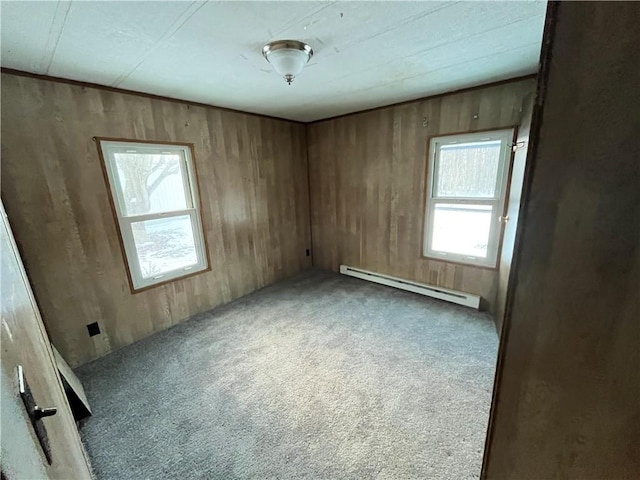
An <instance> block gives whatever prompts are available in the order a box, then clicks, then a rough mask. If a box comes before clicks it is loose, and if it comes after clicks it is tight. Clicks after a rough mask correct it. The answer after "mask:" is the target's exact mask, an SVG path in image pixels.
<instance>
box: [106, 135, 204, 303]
mask: <svg viewBox="0 0 640 480" xmlns="http://www.w3.org/2000/svg"><path fill="white" fill-rule="evenodd" d="M99 143H100V149H101V152H102V158H103V161H104V165H105V171H106V173H107V180H108V183H109V187H110V191H111V195H112V198H113V204H114V207H115V216H116V219H117V222H118V226H119V230H120V234H121V236H122V244H123V246H124V255H125V258H126V261H127V266H128V272H129V276H130V279H131V283H132V286H133V290H134V291H135V290H139V289H142V288H145V287H149V286H153V285H155V284H159V283H164V282H167V281H169V280H174V279H177V278H180V277H183V276H187V275H191V274H193V273H196V272H199V271H203V270H206V269H207V268H208V263H207V256H206V251H205V242H204V236H203V232H202V222H201V219H200V212H199V202H198V196H197V195H198V193H197V183H196V177H195V171H194V167H193V158H192V157H191V149H190V148H189V146H188V145H166V144H150V143H137V142H124V141H110V140H99Z"/></svg>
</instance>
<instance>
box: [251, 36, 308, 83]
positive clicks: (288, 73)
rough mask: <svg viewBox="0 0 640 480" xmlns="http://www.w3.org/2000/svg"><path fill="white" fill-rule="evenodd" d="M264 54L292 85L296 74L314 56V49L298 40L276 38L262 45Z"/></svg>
mask: <svg viewBox="0 0 640 480" xmlns="http://www.w3.org/2000/svg"><path fill="white" fill-rule="evenodd" d="M262 55H264V58H266V59H267V62H269V63H270V64H271V65H273V68H274V70H275V71H276V72H278V73H279V74H280V75H282V76H283V77H284V79H285V80H286V81H287V83H288V84H289V85H291V82H293V79H294V78H295V77H296V75H298V74H299V73H300V72H301V71H302V69H303V68H304V66H305V65H306V64H307V62H308V61H309V59H310V58H311V57H312V56H313V49H312V48H311V47H310V46H309V45H307V44H306V43H302V42H299V41H297V40H276V41H275V42H271V43H267V44H266V45H265V46H264V47H262Z"/></svg>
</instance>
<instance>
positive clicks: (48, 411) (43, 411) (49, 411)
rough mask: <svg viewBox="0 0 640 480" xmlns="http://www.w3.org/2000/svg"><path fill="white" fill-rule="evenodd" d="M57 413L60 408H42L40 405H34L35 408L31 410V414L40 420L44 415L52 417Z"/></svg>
mask: <svg viewBox="0 0 640 480" xmlns="http://www.w3.org/2000/svg"><path fill="white" fill-rule="evenodd" d="M56 413H58V409H57V408H55V407H51V408H40V407H39V406H38V405H36V406H35V407H33V410H32V411H31V414H32V415H33V416H34V417H35V419H36V420H40V419H41V418H44V417H52V416H53V415H55V414H56Z"/></svg>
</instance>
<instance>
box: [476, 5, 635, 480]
mask: <svg viewBox="0 0 640 480" xmlns="http://www.w3.org/2000/svg"><path fill="white" fill-rule="evenodd" d="M550 8H551V12H553V11H554V10H556V11H557V13H556V15H555V18H557V20H556V23H555V35H554V36H553V37H552V38H553V43H552V46H551V49H550V51H549V53H548V55H544V56H543V62H544V63H543V65H544V68H543V72H545V71H548V83H547V82H545V81H544V79H545V78H546V75H543V76H542V81H543V83H542V88H541V90H540V91H541V92H543V93H544V92H546V98H545V99H544V102H543V107H542V112H541V113H540V110H538V112H537V113H536V114H534V122H533V125H534V127H533V130H532V137H531V144H532V148H533V151H534V153H533V156H532V158H531V160H530V162H529V163H530V165H531V169H532V170H531V175H530V177H529V179H528V181H527V182H526V187H525V192H524V195H523V198H524V202H525V203H524V209H523V210H522V219H521V222H520V227H519V232H518V237H517V238H518V240H517V242H518V245H517V247H516V249H517V254H516V257H515V263H514V281H513V284H512V289H511V291H510V293H509V297H508V299H507V315H506V317H505V329H504V331H503V338H502V344H501V347H500V353H499V360H498V377H497V381H496V388H495V393H494V397H493V406H492V415H491V423H490V428H489V436H488V442H487V451H486V454H485V465H484V469H483V471H484V475H483V476H484V478H487V479H496V480H498V479H499V480H502V479H504V480H507V479H522V480H525V479H548V480H551V479H581V480H587V479H594V480H595V479H598V480H602V479H607V480H613V479H615V480H621V479H637V478H639V476H640V450H639V448H640V447H639V446H640V402H639V401H638V399H639V398H640V353H639V352H640V305H639V303H640V295H639V293H640V158H639V153H638V152H640V136H639V132H640V96H639V94H638V85H640V68H639V66H638V57H637V55H633V54H630V52H632V51H637V46H638V45H640V29H638V25H639V24H640V4H639V3H636V2H584V3H583V2H576V3H574V2H558V3H554V4H550ZM552 18H553V16H552ZM548 25H549V24H548ZM547 31H548V32H549V30H547ZM551 31H553V29H551ZM549 38H550V37H549V36H548V35H547V39H549ZM547 67H548V70H547ZM537 119H540V121H539V122H538V121H537ZM536 125H537V126H536ZM535 143H537V146H536V145H535Z"/></svg>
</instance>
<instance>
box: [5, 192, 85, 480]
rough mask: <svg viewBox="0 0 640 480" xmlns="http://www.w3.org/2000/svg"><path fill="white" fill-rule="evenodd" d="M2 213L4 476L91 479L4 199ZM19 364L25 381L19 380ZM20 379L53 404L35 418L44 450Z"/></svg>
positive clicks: (41, 401) (41, 402)
mask: <svg viewBox="0 0 640 480" xmlns="http://www.w3.org/2000/svg"><path fill="white" fill-rule="evenodd" d="M0 217H1V222H2V225H1V227H0V256H1V258H2V260H1V262H2V263H1V275H0V277H1V278H0V283H1V296H0V309H1V313H2V326H1V329H0V340H1V343H0V345H1V346H2V347H1V348H2V352H1V356H0V363H1V366H2V369H1V370H2V374H1V383H0V395H1V398H0V401H1V402H2V403H1V404H0V405H1V407H0V408H1V415H2V416H1V419H2V422H1V424H0V426H1V431H0V437H1V447H2V455H1V457H0V458H1V461H2V478H3V480H4V479H5V478H6V479H7V480H13V479H16V480H18V479H40V478H54V479H55V478H61V479H62V478H65V479H70V478H73V479H90V478H91V473H90V469H89V464H88V461H87V458H86V456H85V452H84V449H83V447H82V443H81V442H80V436H79V434H78V430H77V428H76V425H75V422H74V420H73V416H72V414H71V409H70V407H69V404H68V402H67V398H66V396H65V394H64V390H63V387H62V382H61V380H60V377H59V374H58V370H57V368H56V366H55V363H54V362H55V361H54V357H53V352H52V349H51V344H50V343H49V340H48V337H47V334H46V332H45V329H44V325H43V323H42V319H41V318H40V312H39V311H38V308H37V305H36V303H35V300H34V297H33V294H32V292H31V287H30V286H29V283H28V280H27V276H26V273H25V271H24V268H23V266H22V262H21V260H20V256H19V254H18V250H17V248H16V245H15V242H14V239H13V235H12V233H11V229H10V227H9V222H8V220H7V217H6V214H5V211H4V205H0ZM19 366H20V367H21V370H22V372H23V375H22V377H23V380H24V381H23V382H20V380H19V374H18V371H19ZM21 383H22V385H23V386H24V390H27V391H29V392H30V394H31V398H32V399H33V402H34V403H35V405H37V406H38V407H40V408H43V409H46V408H51V407H53V408H55V409H56V412H55V414H53V415H51V414H52V413H53V411H52V410H45V411H44V413H41V415H43V417H42V418H41V419H39V420H38V421H37V422H36V426H37V428H38V430H39V431H40V432H41V433H42V432H46V437H47V443H48V445H49V448H48V450H49V452H48V454H45V448H43V447H42V446H41V444H40V441H39V439H38V436H37V435H36V430H35V429H34V426H33V424H32V421H31V418H30V416H29V414H28V412H27V407H26V406H25V403H24V401H23V395H21V394H20V389H21V386H20V385H21ZM31 410H32V411H33V408H32V409H31ZM44 415H51V416H44ZM38 416H40V415H38ZM47 457H48V458H47ZM49 460H50V462H49Z"/></svg>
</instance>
